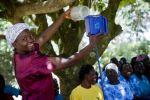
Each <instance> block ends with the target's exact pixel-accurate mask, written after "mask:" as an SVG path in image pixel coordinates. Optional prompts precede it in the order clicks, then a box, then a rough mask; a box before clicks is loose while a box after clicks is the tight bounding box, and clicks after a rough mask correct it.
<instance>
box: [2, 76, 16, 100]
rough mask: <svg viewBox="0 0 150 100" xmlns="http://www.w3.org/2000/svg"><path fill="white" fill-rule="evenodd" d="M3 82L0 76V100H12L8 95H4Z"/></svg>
mask: <svg viewBox="0 0 150 100" xmlns="http://www.w3.org/2000/svg"><path fill="white" fill-rule="evenodd" d="M4 87H5V80H4V77H3V76H2V75H1V74H0V100H14V99H13V97H12V96H11V95H10V94H7V93H4Z"/></svg>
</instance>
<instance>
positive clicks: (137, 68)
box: [130, 62, 150, 98]
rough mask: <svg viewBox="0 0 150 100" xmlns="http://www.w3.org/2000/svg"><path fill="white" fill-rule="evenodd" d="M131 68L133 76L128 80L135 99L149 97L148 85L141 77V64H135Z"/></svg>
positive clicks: (149, 86)
mask: <svg viewBox="0 0 150 100" xmlns="http://www.w3.org/2000/svg"><path fill="white" fill-rule="evenodd" d="M133 68H134V74H133V75H132V76H131V78H130V86H131V88H132V90H133V93H134V95H135V98H139V97H140V98H143V97H144V98H145V97H148V96H150V83H149V81H148V79H147V78H146V77H145V76H144V75H143V73H144V66H143V64H142V62H136V63H135V65H134V66H133Z"/></svg>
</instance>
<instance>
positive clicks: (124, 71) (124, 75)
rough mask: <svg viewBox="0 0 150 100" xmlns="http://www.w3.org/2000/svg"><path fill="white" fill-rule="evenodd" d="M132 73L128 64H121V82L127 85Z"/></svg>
mask: <svg viewBox="0 0 150 100" xmlns="http://www.w3.org/2000/svg"><path fill="white" fill-rule="evenodd" d="M132 73H133V69H132V66H131V64H129V63H126V64H123V66H122V68H121V76H120V77H121V78H120V79H121V81H124V82H127V83H128V82H129V80H130V77H131V75H132Z"/></svg>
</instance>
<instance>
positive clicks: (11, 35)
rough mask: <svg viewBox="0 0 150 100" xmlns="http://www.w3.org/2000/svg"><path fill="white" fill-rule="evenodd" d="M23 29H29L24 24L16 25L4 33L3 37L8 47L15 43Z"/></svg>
mask: <svg viewBox="0 0 150 100" xmlns="http://www.w3.org/2000/svg"><path fill="white" fill-rule="evenodd" d="M25 29H29V30H30V28H29V26H28V25H27V24H25V23H17V24H15V25H13V26H11V27H9V28H8V29H7V30H6V31H5V32H4V35H5V37H6V40H7V42H8V44H9V45H10V46H12V44H13V43H14V42H15V40H16V38H17V36H18V35H19V34H20V33H21V32H22V31H23V30H25Z"/></svg>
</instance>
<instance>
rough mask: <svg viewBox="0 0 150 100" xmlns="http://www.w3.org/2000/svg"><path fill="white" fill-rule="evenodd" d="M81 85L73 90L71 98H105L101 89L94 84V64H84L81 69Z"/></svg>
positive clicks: (87, 99) (84, 99)
mask: <svg viewBox="0 0 150 100" xmlns="http://www.w3.org/2000/svg"><path fill="white" fill-rule="evenodd" d="M79 79H80V85H78V86H77V87H76V88H75V89H73V90H72V92H71V95H70V100H103V99H104V98H103V93H102V91H101V89H100V88H99V87H98V86H96V85H92V84H93V80H95V81H96V74H95V70H94V68H93V66H92V65H88V64H87V65H83V66H82V67H81V69H80V71H79Z"/></svg>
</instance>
